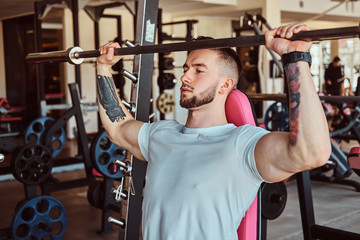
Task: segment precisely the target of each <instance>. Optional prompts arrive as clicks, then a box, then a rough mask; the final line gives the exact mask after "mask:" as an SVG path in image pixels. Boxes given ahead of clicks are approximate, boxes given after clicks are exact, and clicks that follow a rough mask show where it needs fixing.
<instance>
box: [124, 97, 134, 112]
mask: <svg viewBox="0 0 360 240" xmlns="http://www.w3.org/2000/svg"><path fill="white" fill-rule="evenodd" d="M121 102H122V103H123V104H124V105H125V107H126V108H127V109H129V111H130V112H132V113H135V112H136V105H135V103H129V102H127V101H125V100H121Z"/></svg>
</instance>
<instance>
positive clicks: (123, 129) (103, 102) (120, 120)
mask: <svg viewBox="0 0 360 240" xmlns="http://www.w3.org/2000/svg"><path fill="white" fill-rule="evenodd" d="M117 47H120V46H119V44H118V43H108V44H106V45H103V46H101V47H100V53H101V56H100V57H98V59H97V67H96V68H97V99H98V105H99V114H100V118H101V122H102V124H103V126H104V128H105V129H106V131H107V133H108V135H109V137H110V139H111V141H112V142H114V143H115V144H117V145H119V146H121V147H123V148H125V149H127V150H128V151H130V152H131V153H132V154H134V156H135V157H136V158H138V159H141V160H144V157H143V156H142V154H141V151H140V149H139V145H138V141H137V136H138V133H139V130H140V127H141V126H142V124H143V123H142V122H140V121H136V120H135V119H134V118H133V116H132V115H131V114H130V113H129V112H128V111H127V109H126V107H125V106H124V105H123V104H122V102H121V101H120V98H119V96H118V94H117V92H116V88H115V84H114V80H113V78H112V75H111V72H110V69H111V66H112V65H114V64H115V63H116V62H117V61H119V60H120V58H121V57H119V56H114V48H117Z"/></svg>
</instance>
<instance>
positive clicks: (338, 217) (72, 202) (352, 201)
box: [0, 143, 360, 240]
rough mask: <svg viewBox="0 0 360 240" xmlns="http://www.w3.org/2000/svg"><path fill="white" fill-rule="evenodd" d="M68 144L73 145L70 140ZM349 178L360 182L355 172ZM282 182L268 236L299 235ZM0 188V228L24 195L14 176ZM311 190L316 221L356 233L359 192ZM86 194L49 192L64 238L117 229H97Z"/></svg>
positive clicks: (70, 174) (295, 210) (291, 185)
mask: <svg viewBox="0 0 360 240" xmlns="http://www.w3.org/2000/svg"><path fill="white" fill-rule="evenodd" d="M74 145H76V144H75V143H74ZM69 148H70V149H72V148H73V147H72V145H71V144H70V145H69ZM3 164H6V161H5V162H3V163H2V164H1V165H2V166H4V165H3ZM84 176H85V173H84V170H82V169H78V170H71V171H65V172H61V173H54V177H55V178H57V179H59V180H61V181H63V180H70V179H79V178H83V177H84ZM349 179H352V180H356V181H358V182H360V177H358V176H357V175H355V174H353V175H352V176H350V178H349ZM286 186H287V191H288V195H287V197H288V199H287V203H286V207H285V210H284V212H283V213H282V214H281V216H280V217H279V218H277V219H275V220H271V221H268V232H267V239H269V240H286V239H291V240H297V239H299V240H300V239H303V237H302V228H301V219H300V210H299V209H300V208H299V202H298V195H297V187H296V182H295V181H289V182H287V183H286ZM0 192H1V194H2V197H1V198H0V213H1V217H0V229H4V228H8V227H10V225H11V221H12V218H13V216H14V212H15V208H16V205H17V204H18V203H19V202H20V201H21V200H23V199H24V188H23V185H22V184H21V183H20V182H18V181H16V180H4V181H1V182H0ZM312 193H313V201H314V210H315V220H316V223H317V224H319V225H325V226H329V227H333V228H338V229H342V230H346V231H352V232H356V233H360V207H359V206H360V192H357V191H355V189H354V188H353V187H350V186H345V185H339V184H334V183H324V182H318V181H312ZM86 195H87V187H79V188H73V189H70V190H62V191H57V192H54V193H52V197H55V198H56V199H58V200H59V201H60V202H61V203H62V204H63V205H64V207H65V209H66V213H67V216H68V227H67V231H66V234H65V237H64V239H71V240H77V239H78V240H81V239H94V240H95V239H99V240H100V239H117V237H118V231H119V230H120V228H118V227H117V226H113V229H114V231H113V232H112V233H109V234H104V235H100V234H98V233H97V232H98V230H100V229H101V210H99V209H97V208H95V207H93V206H91V205H90V204H89V203H88V201H87V197H86ZM114 217H115V218H116V216H114Z"/></svg>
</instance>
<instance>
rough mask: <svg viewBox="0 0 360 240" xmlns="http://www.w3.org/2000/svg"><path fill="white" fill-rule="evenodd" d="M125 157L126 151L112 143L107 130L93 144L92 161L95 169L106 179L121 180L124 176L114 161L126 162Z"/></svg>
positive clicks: (101, 132) (98, 135)
mask: <svg viewBox="0 0 360 240" xmlns="http://www.w3.org/2000/svg"><path fill="white" fill-rule="evenodd" d="M125 157H126V150H125V149H123V148H121V147H119V146H117V145H116V144H114V143H112V142H111V141H110V138H109V136H108V134H107V132H106V131H105V130H101V131H99V133H98V134H97V136H96V137H95V139H94V141H93V142H92V144H91V159H92V163H93V166H94V167H95V169H96V170H97V171H98V172H99V173H101V174H102V175H104V176H106V177H109V178H113V179H120V178H121V177H122V176H123V174H122V173H121V171H120V167H118V166H117V165H116V164H114V163H113V161H114V160H115V159H118V160H120V161H124V160H125Z"/></svg>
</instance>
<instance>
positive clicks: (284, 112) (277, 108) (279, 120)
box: [264, 102, 289, 131]
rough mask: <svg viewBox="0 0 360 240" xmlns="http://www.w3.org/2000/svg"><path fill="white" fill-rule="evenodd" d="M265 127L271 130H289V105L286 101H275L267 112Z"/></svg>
mask: <svg viewBox="0 0 360 240" xmlns="http://www.w3.org/2000/svg"><path fill="white" fill-rule="evenodd" d="M264 123H265V128H266V129H267V130H269V131H288V129H289V115H288V107H287V104H286V103H284V102H275V103H273V104H272V105H271V106H270V107H269V108H268V109H267V110H266V113H265V117H264Z"/></svg>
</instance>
